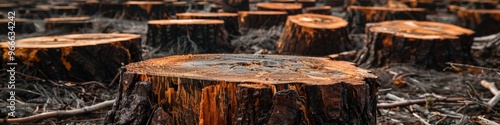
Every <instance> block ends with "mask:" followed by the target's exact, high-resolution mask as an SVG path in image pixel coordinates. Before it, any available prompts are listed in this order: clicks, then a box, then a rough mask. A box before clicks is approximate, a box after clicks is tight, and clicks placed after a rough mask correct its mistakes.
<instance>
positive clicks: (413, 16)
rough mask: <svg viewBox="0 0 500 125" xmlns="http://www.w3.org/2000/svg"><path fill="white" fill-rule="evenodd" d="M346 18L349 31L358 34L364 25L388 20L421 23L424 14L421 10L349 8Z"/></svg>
mask: <svg viewBox="0 0 500 125" xmlns="http://www.w3.org/2000/svg"><path fill="white" fill-rule="evenodd" d="M346 16H347V19H346V20H347V22H349V28H350V31H352V30H355V31H353V32H356V33H359V32H362V31H364V29H365V25H366V23H372V22H381V21H389V20H419V21H423V20H425V16H426V13H425V9H423V8H389V7H365V6H349V8H347V15H346Z"/></svg>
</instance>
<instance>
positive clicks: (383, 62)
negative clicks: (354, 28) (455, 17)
mask: <svg viewBox="0 0 500 125" xmlns="http://www.w3.org/2000/svg"><path fill="white" fill-rule="evenodd" d="M366 29H367V31H366V32H367V40H366V41H367V43H366V45H365V46H364V47H363V49H361V50H360V52H359V53H358V56H357V58H356V59H355V60H354V62H356V63H357V65H358V66H360V67H365V68H368V67H383V66H387V65H389V64H391V63H408V64H413V65H416V66H421V67H424V68H432V69H436V70H442V69H443V68H445V67H447V65H446V63H447V62H453V63H464V64H470V63H471V62H472V55H471V53H470V50H471V45H472V42H473V35H474V32H473V31H471V30H469V29H465V28H461V27H458V26H454V25H450V24H444V23H436V22H426V21H409V20H407V21H386V22H381V23H373V24H370V25H367V28H366Z"/></svg>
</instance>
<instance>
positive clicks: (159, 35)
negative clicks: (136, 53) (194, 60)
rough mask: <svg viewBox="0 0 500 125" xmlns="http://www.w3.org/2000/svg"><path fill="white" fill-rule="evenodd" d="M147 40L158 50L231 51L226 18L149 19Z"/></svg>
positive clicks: (173, 51) (165, 52)
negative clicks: (224, 19)
mask: <svg viewBox="0 0 500 125" xmlns="http://www.w3.org/2000/svg"><path fill="white" fill-rule="evenodd" d="M147 34H148V39H147V42H146V44H147V45H149V46H150V47H153V48H156V49H157V51H156V52H155V54H160V55H172V54H189V53H224V52H232V50H231V49H230V48H231V47H230V44H229V41H228V38H227V33H226V30H225V29H224V21H223V20H209V19H177V20H151V21H149V22H148V33H147Z"/></svg>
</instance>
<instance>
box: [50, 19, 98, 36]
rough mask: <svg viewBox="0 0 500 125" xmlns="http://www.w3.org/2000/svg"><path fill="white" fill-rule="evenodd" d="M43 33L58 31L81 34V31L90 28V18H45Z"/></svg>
mask: <svg viewBox="0 0 500 125" xmlns="http://www.w3.org/2000/svg"><path fill="white" fill-rule="evenodd" d="M44 22H45V31H51V30H60V33H64V34H74V33H81V32H82V30H83V29H87V28H92V22H90V17H60V18H45V19H44Z"/></svg>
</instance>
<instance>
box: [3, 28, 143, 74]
mask: <svg viewBox="0 0 500 125" xmlns="http://www.w3.org/2000/svg"><path fill="white" fill-rule="evenodd" d="M140 42H141V41H140V36H139V35H132V34H73V35H64V36H53V37H35V38H27V39H21V40H16V50H15V51H14V52H15V56H14V57H15V62H16V63H17V66H16V67H17V68H20V69H17V68H16V70H19V71H26V73H27V74H29V75H34V76H37V77H40V78H48V79H52V80H55V81H57V80H64V81H79V82H81V81H103V82H110V81H111V80H112V79H113V78H114V77H115V75H116V74H117V73H118V68H120V67H121V66H122V64H128V63H130V62H136V61H140V60H141V59H142V58H141V50H140ZM0 47H1V48H2V49H1V50H0V54H1V55H2V58H1V60H0V62H2V63H1V64H2V65H3V66H2V67H4V68H5V67H6V65H5V64H6V63H7V62H8V59H9V55H8V48H7V43H2V44H0Z"/></svg>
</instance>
